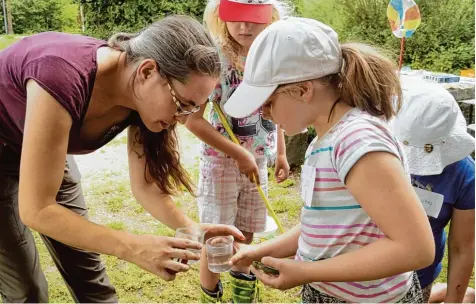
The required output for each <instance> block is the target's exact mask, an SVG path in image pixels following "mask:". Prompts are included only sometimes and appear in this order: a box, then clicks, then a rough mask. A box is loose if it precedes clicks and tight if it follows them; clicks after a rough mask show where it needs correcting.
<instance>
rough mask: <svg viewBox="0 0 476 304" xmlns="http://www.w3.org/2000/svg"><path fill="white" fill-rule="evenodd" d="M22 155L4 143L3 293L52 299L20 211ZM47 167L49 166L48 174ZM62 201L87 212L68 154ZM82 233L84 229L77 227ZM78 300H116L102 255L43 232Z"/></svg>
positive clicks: (0, 151)
mask: <svg viewBox="0 0 476 304" xmlns="http://www.w3.org/2000/svg"><path fill="white" fill-rule="evenodd" d="M19 168H20V155H19V154H18V153H16V152H14V151H13V150H11V149H9V148H8V147H7V146H4V145H2V144H0V294H1V296H2V299H3V302H4V303H5V302H9V303H11V302H48V284H47V282H46V278H45V275H44V273H43V271H42V270H41V267H40V263H39V255H38V250H37V248H36V245H35V241H34V239H33V235H32V233H31V231H30V230H29V229H28V228H27V227H26V226H25V225H24V224H23V223H22V221H21V219H20V216H19V214H18V181H19ZM47 175H48V172H45V178H46V177H47ZM56 201H57V203H58V204H60V205H62V206H64V207H65V208H68V209H69V210H71V211H74V212H76V213H77V214H79V215H81V216H83V217H85V218H88V210H87V208H86V204H85V202H84V197H83V193H82V189H81V183H80V174H79V171H78V168H77V166H76V163H75V161H74V159H73V157H71V156H68V157H67V161H66V165H65V171H64V177H63V182H62V184H61V188H60V190H59V192H58V194H57V196H56ZM78 233H81V232H80V231H78ZM41 238H42V240H43V242H44V243H45V245H46V248H48V251H49V253H50V255H51V256H52V258H53V260H54V262H55V264H56V267H57V268H58V270H59V271H60V273H61V275H62V276H63V279H64V281H65V283H66V285H67V287H68V289H69V291H70V293H71V295H72V297H73V300H74V301H75V302H80V303H82V302H108V303H110V302H117V297H116V291H115V289H114V287H113V286H112V285H111V283H110V282H109V278H108V276H107V274H106V269H105V267H104V265H103V264H102V263H101V260H100V258H99V255H98V254H96V253H92V252H87V251H84V250H80V249H76V248H73V247H70V246H67V245H65V244H62V243H60V242H58V241H55V240H53V239H51V238H49V237H47V236H45V235H41Z"/></svg>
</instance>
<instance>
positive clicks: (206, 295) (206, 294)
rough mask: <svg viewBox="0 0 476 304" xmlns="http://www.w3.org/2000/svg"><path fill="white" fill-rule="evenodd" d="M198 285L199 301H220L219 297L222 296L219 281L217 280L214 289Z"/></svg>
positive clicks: (221, 287)
mask: <svg viewBox="0 0 476 304" xmlns="http://www.w3.org/2000/svg"><path fill="white" fill-rule="evenodd" d="M200 287H201V291H200V303H221V298H222V296H223V286H222V284H221V281H218V284H217V286H216V287H215V290H214V291H210V290H208V289H206V288H204V287H203V286H200Z"/></svg>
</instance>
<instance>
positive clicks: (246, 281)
mask: <svg viewBox="0 0 476 304" xmlns="http://www.w3.org/2000/svg"><path fill="white" fill-rule="evenodd" d="M230 276H231V298H232V300H233V303H254V302H255V300H256V301H257V300H258V288H257V280H256V277H255V275H254V274H253V273H250V274H245V273H243V272H238V271H233V270H230Z"/></svg>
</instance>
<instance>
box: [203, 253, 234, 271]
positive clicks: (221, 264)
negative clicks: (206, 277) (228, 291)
mask: <svg viewBox="0 0 476 304" xmlns="http://www.w3.org/2000/svg"><path fill="white" fill-rule="evenodd" d="M231 257H232V255H231V254H228V253H224V254H217V255H212V256H209V257H208V269H210V271H211V272H214V273H222V272H226V271H228V270H230V269H231V266H230V264H229V262H230V259H231Z"/></svg>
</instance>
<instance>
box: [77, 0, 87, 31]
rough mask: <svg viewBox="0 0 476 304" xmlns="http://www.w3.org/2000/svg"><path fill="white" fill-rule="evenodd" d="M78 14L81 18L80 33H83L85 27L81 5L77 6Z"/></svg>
mask: <svg viewBox="0 0 476 304" xmlns="http://www.w3.org/2000/svg"><path fill="white" fill-rule="evenodd" d="M79 14H80V16H81V31H82V32H83V33H84V32H85V31H86V26H85V24H84V7H83V3H81V4H80V5H79Z"/></svg>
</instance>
